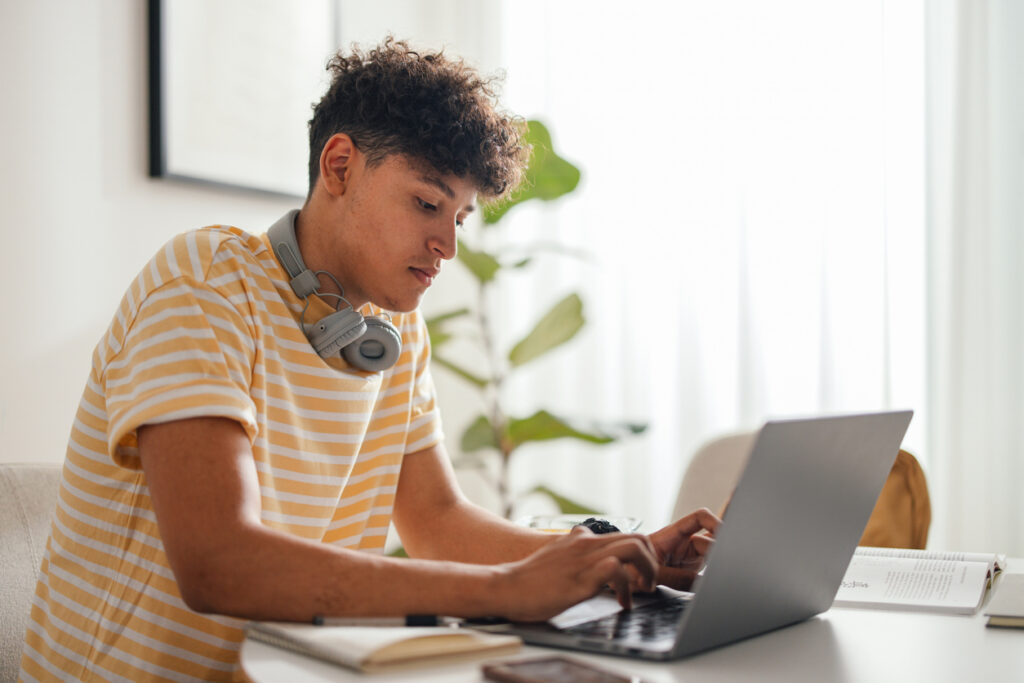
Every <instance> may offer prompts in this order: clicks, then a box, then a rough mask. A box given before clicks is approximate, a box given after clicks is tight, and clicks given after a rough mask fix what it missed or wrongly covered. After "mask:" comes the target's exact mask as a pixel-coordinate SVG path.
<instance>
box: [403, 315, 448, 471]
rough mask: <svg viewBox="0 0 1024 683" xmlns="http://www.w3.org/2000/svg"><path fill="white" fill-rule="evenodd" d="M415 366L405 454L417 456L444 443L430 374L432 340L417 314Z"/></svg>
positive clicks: (412, 323)
mask: <svg viewBox="0 0 1024 683" xmlns="http://www.w3.org/2000/svg"><path fill="white" fill-rule="evenodd" d="M409 324H410V326H411V328H412V330H411V334H410V335H409V336H410V338H411V339H410V340H409V341H411V345H412V349H411V351H412V353H411V363H412V366H413V376H412V398H411V405H410V410H409V431H408V433H407V435H406V441H405V452H406V453H415V452H417V451H422V450H423V449H425V448H430V447H431V446H436V445H437V444H439V443H441V442H442V441H443V440H444V432H443V430H442V428H441V412H440V410H439V408H438V405H437V391H436V390H435V389H434V378H433V377H432V376H431V374H430V337H429V335H428V334H427V324H426V322H425V321H424V320H423V317H422V316H420V315H419V314H418V313H417V314H416V315H415V316H413V319H412V320H410V321H409Z"/></svg>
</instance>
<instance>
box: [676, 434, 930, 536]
mask: <svg viewBox="0 0 1024 683" xmlns="http://www.w3.org/2000/svg"><path fill="white" fill-rule="evenodd" d="M756 438H757V432H741V433H737V434H729V435H727V436H720V437H717V438H714V439H711V440H710V441H708V442H707V443H705V444H704V445H703V446H701V447H700V448H699V449H697V452H696V453H694V455H693V458H692V459H691V460H690V464H689V465H687V467H686V472H685V474H684V475H683V482H682V484H681V485H680V487H679V494H678V496H677V497H676V502H675V506H674V507H673V510H672V519H679V518H680V517H682V516H683V515H685V514H687V513H688V512H692V511H693V510H696V509H697V508H701V507H706V508H708V509H710V510H711V511H712V512H714V513H715V514H718V515H721V514H722V513H723V512H724V510H725V507H726V505H727V504H728V502H729V498H730V497H731V496H732V492H733V489H735V488H736V484H737V483H738V482H739V478H740V475H741V474H742V473H743V468H744V467H745V466H746V464H747V459H748V458H749V457H750V453H751V451H752V450H753V448H754V440H755V439H756ZM931 519H932V515H931V499H930V497H929V495H928V483H927V481H926V479H925V476H924V471H923V470H922V469H921V465H920V463H918V461H917V458H915V457H914V456H913V455H912V454H910V453H909V452H907V451H905V450H900V452H899V453H898V454H897V456H896V462H895V463H894V464H893V467H892V470H891V471H890V472H889V477H888V479H886V482H885V486H884V487H883V488H882V493H881V494H880V495H879V496H878V502H877V503H876V504H875V508H874V510H873V511H872V512H871V518H870V519H869V520H868V524H867V526H866V527H865V529H864V535H863V536H862V537H861V540H860V545H870V546H877V547H884V548H925V547H926V545H927V543H928V529H929V527H930V526H931Z"/></svg>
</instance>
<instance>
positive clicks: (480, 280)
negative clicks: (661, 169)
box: [427, 121, 646, 518]
mask: <svg viewBox="0 0 1024 683" xmlns="http://www.w3.org/2000/svg"><path fill="white" fill-rule="evenodd" d="M525 138H526V141H527V143H528V144H530V145H531V147H532V154H531V159H530V165H529V168H528V170H527V172H526V178H525V181H524V183H523V185H522V186H521V187H520V188H519V189H518V190H517V191H516V192H514V193H513V194H512V195H511V196H510V197H508V198H506V199H505V200H503V201H501V202H497V203H492V204H489V205H486V206H485V207H484V210H483V221H482V227H481V228H480V230H482V231H486V232H488V235H487V237H489V238H492V239H491V240H490V241H491V242H494V241H495V240H494V239H493V238H494V237H495V235H494V232H495V231H499V232H500V227H501V225H502V219H503V218H504V217H505V216H506V215H507V214H508V212H509V211H511V210H513V209H514V208H515V207H517V206H519V205H520V204H523V203H524V202H528V201H532V200H539V201H552V200H555V199H557V198H559V197H562V196H564V195H566V194H567V193H569V192H572V191H573V190H575V189H576V186H577V185H578V184H579V181H580V171H579V169H578V168H576V167H575V166H574V165H572V164H571V163H569V162H568V161H566V160H565V159H562V158H561V157H559V156H558V155H557V154H555V152H554V150H553V148H552V145H551V135H550V133H549V132H548V130H547V128H546V127H545V126H544V125H543V124H542V123H540V122H539V121H528V122H527V123H526V131H525ZM467 237H469V236H468V235H467ZM478 237H483V235H479V236H478ZM502 237H504V236H502ZM540 251H541V248H540V247H534V248H530V247H527V248H525V249H524V248H523V247H521V246H515V245H513V244H511V243H508V242H502V243H499V246H498V247H497V248H491V249H490V250H485V249H483V248H474V245H472V244H470V243H469V240H468V239H467V240H463V239H460V240H459V245H458V260H459V262H460V263H462V265H464V266H465V267H466V268H467V269H468V270H469V272H470V273H471V274H472V275H473V279H474V280H475V281H476V284H477V287H478V291H477V298H476V302H477V303H476V305H475V306H474V307H471V308H470V307H467V308H459V309H457V310H453V311H449V312H445V313H442V314H440V315H436V316H433V317H431V318H430V319H428V320H427V326H428V329H429V331H430V340H431V345H432V347H433V353H434V355H433V360H434V363H435V364H436V365H438V366H440V367H443V368H445V369H446V370H448V371H450V372H452V373H454V374H455V375H456V376H458V377H459V378H461V379H463V380H465V381H466V382H468V383H470V384H471V385H473V386H474V387H475V388H476V389H477V390H479V392H480V396H481V400H482V404H483V410H482V412H481V414H480V415H479V416H477V417H476V419H474V420H473V421H472V423H471V424H470V425H469V426H468V427H467V428H466V430H465V432H464V433H463V434H462V438H461V441H460V451H461V452H460V454H459V455H457V457H456V464H457V465H462V466H480V467H481V471H482V472H484V473H485V476H487V473H488V472H490V473H491V474H490V476H489V477H487V478H488V479H489V480H490V481H489V483H490V484H491V486H493V488H494V489H495V490H496V492H497V494H498V497H499V499H500V504H501V510H502V512H503V514H504V515H505V517H507V518H510V517H511V515H512V513H513V506H514V504H515V502H516V500H517V499H518V498H519V496H520V495H524V494H525V493H535V492H539V493H543V494H545V495H547V496H549V497H550V498H551V499H552V500H553V501H554V502H555V504H556V505H557V506H558V508H559V510H560V511H561V512H563V513H591V512H593V510H590V509H588V508H587V507H585V506H583V505H581V504H579V503H576V502H574V501H571V500H569V499H568V498H566V497H564V496H562V495H559V494H558V493H556V492H555V491H553V490H551V489H550V488H548V487H546V486H538V487H536V488H535V489H533V490H532V491H528V492H515V491H511V490H510V488H509V476H508V475H509V464H510V462H511V460H512V457H513V455H514V454H515V453H516V452H518V451H519V449H520V448H522V447H523V446H525V445H527V444H531V443H535V442H542V441H548V440H551V439H567V438H568V439H577V440H580V441H583V442H587V443H591V444H608V443H612V442H614V441H616V440H618V439H619V438H621V437H623V436H625V435H628V434H635V433H639V432H642V431H643V430H644V429H645V428H646V425H643V424H632V423H614V424H610V423H603V424H598V423H596V422H593V421H587V422H586V423H585V424H584V423H581V422H580V421H578V420H571V419H569V418H568V417H566V416H564V415H558V414H556V413H555V412H552V411H550V410H548V409H546V408H538V409H537V410H535V411H534V412H533V413H532V414H529V415H523V416H516V415H510V414H509V413H508V412H507V411H506V409H505V402H504V401H503V388H504V385H505V382H506V379H507V378H508V375H509V373H511V372H514V371H516V370H517V369H519V368H521V367H522V366H524V365H526V364H528V363H531V362H533V361H534V360H536V359H537V358H540V357H541V356H544V355H546V354H548V353H550V352H552V351H554V350H555V349H557V348H559V347H561V346H562V345H564V344H565V343H567V342H568V341H570V340H571V339H573V338H574V337H575V336H576V335H577V334H578V333H579V332H580V330H581V329H582V328H583V326H584V324H585V318H584V314H583V300H582V299H581V298H580V296H579V295H578V294H577V293H575V292H573V293H571V294H568V295H566V296H564V297H563V298H561V299H560V300H559V301H556V302H555V303H554V304H552V305H551V307H550V308H549V309H548V310H547V312H546V313H544V314H543V315H542V316H541V317H540V318H539V320H538V321H537V322H536V324H535V325H534V326H533V328H532V329H531V330H530V332H529V333H528V334H527V335H526V336H524V337H523V338H522V339H520V340H519V341H518V342H517V343H515V344H514V345H513V346H512V347H511V349H509V350H508V351H507V352H501V350H500V349H499V348H498V344H497V342H496V340H495V334H494V329H493V319H494V313H493V311H492V310H491V305H490V302H491V301H492V299H493V297H491V296H490V295H491V293H492V291H491V290H492V288H493V287H494V286H495V284H496V281H497V279H498V278H499V277H503V276H504V275H505V274H511V273H512V272H513V271H519V272H522V271H523V270H524V269H526V268H527V267H528V266H529V265H530V264H531V263H532V262H533V259H534V257H535V256H537V255H538V253H539V252H540ZM505 252H509V253H511V252H514V254H515V256H514V257H511V258H510V257H509V256H508V255H505ZM524 254H525V256H524ZM467 321H469V323H470V328H471V331H470V332H466V328H465V327H464V326H463V327H462V328H460V327H459V324H463V325H464V323H466V322H467ZM460 329H461V331H462V334H461V335H460ZM459 336H468V337H470V338H472V339H473V340H474V342H475V343H476V344H477V345H478V346H479V347H480V349H479V350H480V351H481V352H482V355H483V358H484V359H485V361H484V364H485V365H486V366H487V367H486V369H485V370H484V371H483V372H475V371H473V370H471V369H469V368H468V367H466V366H465V364H464V363H463V362H456V361H455V360H453V357H452V356H451V355H449V354H448V353H447V351H448V348H449V346H450V344H449V342H451V341H452V340H453V339H455V338H457V337H459ZM487 457H497V459H498V463H497V467H496V468H491V469H490V470H487V468H485V467H483V464H484V463H483V461H482V459H483V458H487Z"/></svg>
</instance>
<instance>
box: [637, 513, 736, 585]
mask: <svg viewBox="0 0 1024 683" xmlns="http://www.w3.org/2000/svg"><path fill="white" fill-rule="evenodd" d="M721 523H722V520H721V519H719V518H718V517H716V516H715V515H714V514H712V512H711V511H710V510H708V509H707V508H701V509H700V510H696V511H694V512H691V513H690V514H688V515H686V516H685V517H683V518H682V519H680V520H679V521H677V522H675V523H673V524H669V525H668V526H666V527H664V528H663V529H659V530H658V531H655V532H654V533H653V534H650V535H649V536H648V538H649V539H650V542H651V545H652V546H653V547H654V549H655V552H657V556H658V561H659V565H660V566H659V567H658V577H657V582H658V583H659V584H664V585H666V586H668V587H669V588H675V589H677V590H690V587H691V586H692V585H693V580H694V579H695V578H696V577H697V574H698V572H700V570H701V569H703V568H704V559H705V558H706V557H707V554H708V552H709V551H710V550H711V546H712V545H714V542H715V541H714V534H715V532H716V531H718V527H719V525H720V524H721ZM638 587H639V585H638Z"/></svg>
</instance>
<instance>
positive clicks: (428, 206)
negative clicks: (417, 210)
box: [416, 197, 437, 211]
mask: <svg viewBox="0 0 1024 683" xmlns="http://www.w3.org/2000/svg"><path fill="white" fill-rule="evenodd" d="M416 201H417V202H419V203H420V207H421V208H423V209H424V210H426V211H437V207H436V206H435V205H433V204H431V203H430V202H425V201H423V200H422V199H420V198H419V197H417V198H416Z"/></svg>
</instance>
